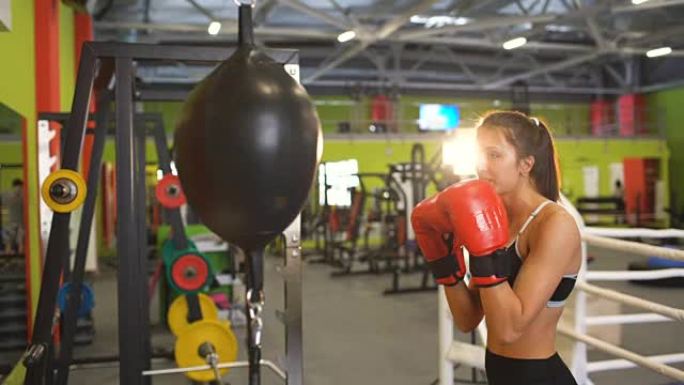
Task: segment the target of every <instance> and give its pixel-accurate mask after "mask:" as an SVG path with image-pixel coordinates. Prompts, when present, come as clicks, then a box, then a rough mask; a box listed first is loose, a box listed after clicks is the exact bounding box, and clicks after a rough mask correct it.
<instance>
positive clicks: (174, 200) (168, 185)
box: [154, 174, 185, 209]
mask: <svg viewBox="0 0 684 385" xmlns="http://www.w3.org/2000/svg"><path fill="white" fill-rule="evenodd" d="M154 191H155V195H156V197H157V200H158V201H159V203H161V205H162V206H164V207H165V208H167V209H175V208H178V207H181V206H183V205H184V204H185V194H184V193H183V188H182V187H181V184H180V179H178V176H176V175H173V174H166V175H164V176H163V177H162V178H161V179H160V180H159V181H158V182H157V186H156V188H155V190H154Z"/></svg>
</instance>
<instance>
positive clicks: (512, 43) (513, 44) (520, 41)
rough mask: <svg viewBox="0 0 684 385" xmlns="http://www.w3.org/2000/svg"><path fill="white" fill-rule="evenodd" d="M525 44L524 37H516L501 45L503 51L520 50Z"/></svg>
mask: <svg viewBox="0 0 684 385" xmlns="http://www.w3.org/2000/svg"><path fill="white" fill-rule="evenodd" d="M525 44H527V39H526V38H524V37H516V38H515V39H511V40H509V41H507V42H505V43H503V48H504V49H516V48H520V47H522V46H524V45H525Z"/></svg>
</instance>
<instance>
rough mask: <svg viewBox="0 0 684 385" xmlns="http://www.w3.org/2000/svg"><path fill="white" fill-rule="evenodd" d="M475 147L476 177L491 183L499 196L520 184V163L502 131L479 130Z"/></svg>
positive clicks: (513, 148)
mask: <svg viewBox="0 0 684 385" xmlns="http://www.w3.org/2000/svg"><path fill="white" fill-rule="evenodd" d="M477 145H478V162H477V175H478V177H479V178H480V179H484V180H486V181H488V182H490V183H492V184H493V185H494V188H495V189H496V192H497V193H498V194H500V195H501V194H505V193H507V192H510V191H513V190H514V189H515V188H516V186H517V185H518V184H519V183H520V179H521V171H522V170H521V162H520V161H519V160H518V155H517V153H516V151H515V147H513V145H512V144H510V143H509V142H508V141H507V140H506V138H505V136H504V134H503V132H502V130H498V129H492V128H483V127H481V128H479V129H478V130H477Z"/></svg>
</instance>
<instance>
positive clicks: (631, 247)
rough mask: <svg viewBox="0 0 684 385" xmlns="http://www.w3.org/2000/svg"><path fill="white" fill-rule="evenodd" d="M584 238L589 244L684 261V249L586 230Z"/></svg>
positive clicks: (583, 234)
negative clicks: (653, 244)
mask: <svg viewBox="0 0 684 385" xmlns="http://www.w3.org/2000/svg"><path fill="white" fill-rule="evenodd" d="M582 239H583V240H584V241H585V242H587V244H589V245H592V246H597V247H602V248H604V249H610V250H616V251H622V252H626V253H631V254H639V255H645V256H647V257H651V256H658V257H662V258H666V259H672V260H675V261H684V250H677V249H668V248H666V247H659V246H651V245H644V244H642V243H639V242H632V241H623V240H620V239H611V238H606V237H599V236H596V235H591V234H589V233H586V232H583V233H582Z"/></svg>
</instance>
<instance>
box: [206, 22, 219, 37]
mask: <svg viewBox="0 0 684 385" xmlns="http://www.w3.org/2000/svg"><path fill="white" fill-rule="evenodd" d="M219 31H221V23H219V22H218V21H212V22H211V23H209V28H207V32H208V33H209V34H210V35H212V36H216V35H218V33H219Z"/></svg>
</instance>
